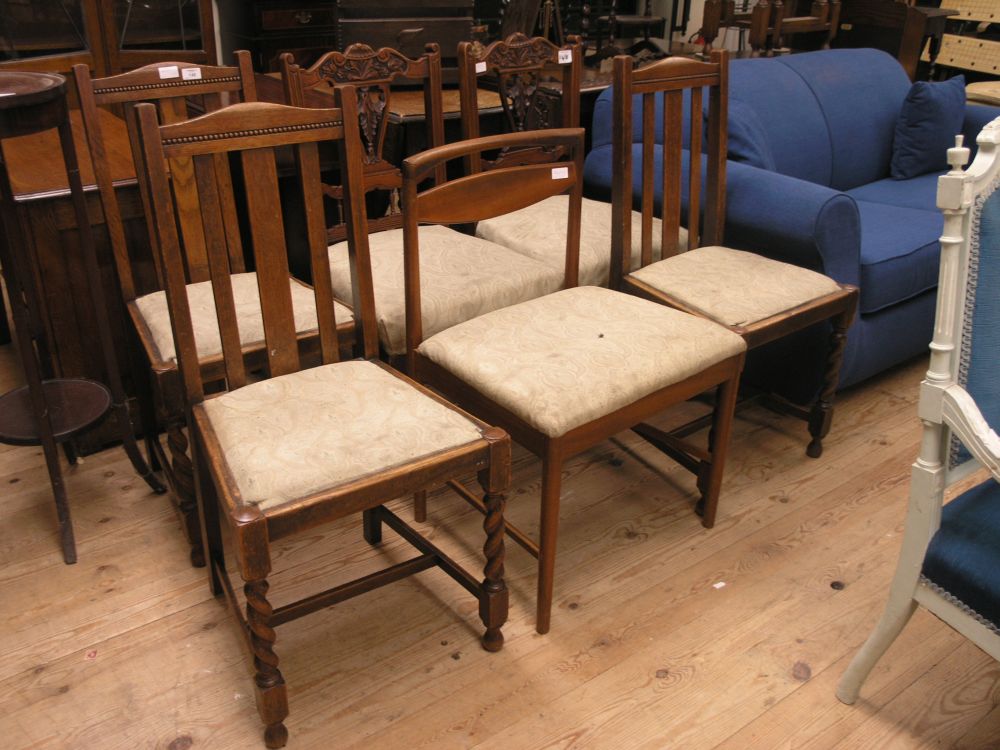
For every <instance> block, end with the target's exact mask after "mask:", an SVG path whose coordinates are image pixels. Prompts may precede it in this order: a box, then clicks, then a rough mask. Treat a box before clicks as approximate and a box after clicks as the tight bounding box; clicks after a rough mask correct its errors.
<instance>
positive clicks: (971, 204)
mask: <svg viewBox="0 0 1000 750" xmlns="http://www.w3.org/2000/svg"><path fill="white" fill-rule="evenodd" d="M977 142H978V144H979V151H978V153H977V154H976V159H975V161H973V163H972V165H971V166H970V167H969V168H968V169H967V170H964V171H963V167H964V166H965V165H966V164H967V163H968V161H969V149H967V148H964V147H963V146H962V136H958V137H957V139H956V145H955V148H951V149H949V150H948V163H949V164H950V165H951V171H950V172H948V173H947V174H945V175H943V176H941V177H940V178H938V192H937V196H938V207H939V208H940V209H941V210H942V211H943V213H944V233H943V234H942V236H941V271H940V276H939V285H938V298H937V316H936V320H935V325H934V339H933V341H932V342H931V345H930V350H931V356H930V367H929V368H928V370H927V375H926V376H925V378H924V381H923V383H922V384H921V389H920V401H919V405H918V407H917V411H918V414H919V416H920V420H921V422H922V423H923V438H922V440H921V442H920V454H919V456H918V457H917V460H916V461H915V462H914V464H913V468H912V471H911V475H910V502H909V509H908V511H907V515H906V525H905V529H904V533H903V543H902V549H901V550H900V554H899V563H898V564H897V566H896V573H895V576H894V577H893V580H892V584H891V586H890V589H889V597H888V601H887V602H886V605H885V611H884V612H883V614H882V617H881V619H880V620H879V622H878V624H877V625H876V626H875V629H874V631H873V632H872V634H871V635H870V636H869V637H868V640H867V641H866V642H865V644H864V645H863V646H862V647H861V649H860V650H859V651H858V653H857V654H856V655H855V657H854V659H853V660H852V661H851V663H850V665H849V666H848V668H847V670H846V671H845V672H844V675H843V677H841V680H840V684H839V686H838V687H837V697H838V698H839V699H840V700H841V701H843V702H844V703H854V701H855V700H857V698H858V693H859V691H860V690H861V686H862V685H863V684H864V682H865V679H866V678H867V677H868V674H869V673H870V672H871V670H872V668H873V667H874V666H875V663H876V662H877V661H878V660H879V659H880V658H881V657H882V655H883V654H884V653H885V652H886V650H887V649H888V648H889V646H890V645H892V642H893V641H894V640H895V639H896V636H898V635H899V633H900V632H901V631H902V630H903V627H904V626H905V625H906V623H907V622H908V621H909V619H910V617H911V616H912V615H913V613H914V612H915V611H916V609H917V606H922V607H924V608H926V609H927V610H928V611H929V612H931V613H932V614H934V615H936V616H937V617H939V618H940V619H941V620H943V621H944V622H945V623H947V624H948V625H950V626H951V627H953V628H954V629H955V630H957V631H958V632H959V633H961V634H962V635H964V636H965V637H966V638H968V639H969V640H971V641H972V642H973V643H975V644H976V645H977V646H979V647H980V648H981V649H983V651H985V652H986V653H988V654H989V655H990V656H992V657H993V658H994V659H1000V579H998V578H997V571H998V570H1000V545H998V544H997V540H998V539H1000V484H998V482H1000V437H998V436H997V433H996V428H997V425H1000V388H998V383H997V377H996V362H997V358H998V356H1000V342H998V340H997V333H996V332H997V324H998V320H1000V306H998V300H997V284H998V282H1000V119H997V120H994V121H993V122H991V123H990V124H988V125H987V126H986V127H985V128H984V129H983V131H982V132H981V133H980V134H979V138H978V139H977ZM977 471H978V474H977V473H976V472H977ZM983 475H985V478H983ZM970 479H972V480H973V481H978V483H977V484H975V485H974V486H973V487H972V488H971V489H968V490H966V491H964V492H961V494H958V495H957V497H954V495H956V494H957V490H958V489H960V488H958V487H956V485H957V484H958V483H959V482H960V481H962V480H966V481H968V480H970ZM946 494H949V495H952V496H953V498H954V499H952V500H951V501H950V502H947V504H945V496H946Z"/></svg>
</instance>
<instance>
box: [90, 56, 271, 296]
mask: <svg viewBox="0 0 1000 750" xmlns="http://www.w3.org/2000/svg"><path fill="white" fill-rule="evenodd" d="M73 74H74V78H75V80H76V91H77V96H78V98H79V101H80V112H81V114H82V117H83V124H84V131H85V134H86V138H87V146H88V148H89V150H90V157H91V162H92V163H93V167H94V177H95V181H96V182H97V188H98V191H99V192H100V197H101V205H102V207H103V209H104V217H105V223H106V224H107V227H108V235H109V237H110V240H111V247H112V251H113V254H114V260H115V268H116V270H117V272H118V279H119V283H120V285H121V290H122V295H123V297H124V298H125V300H126V302H130V301H132V300H134V299H135V298H136V297H137V296H138V295H139V294H142V293H144V292H148V291H152V290H150V289H143V288H142V287H144V286H148V285H149V282H148V280H146V283H142V282H141V281H140V279H138V278H137V274H136V270H135V269H134V268H133V262H134V261H133V256H132V255H131V254H130V251H129V243H128V241H127V239H126V231H125V227H124V224H123V221H122V212H121V210H120V206H119V203H118V197H117V195H116V194H115V189H114V184H113V181H112V175H111V171H110V167H109V163H108V156H107V150H106V148H107V147H106V141H105V138H104V133H103V130H102V125H101V121H102V117H101V114H100V112H99V108H102V107H112V106H115V105H125V107H124V114H125V119H126V122H127V123H128V126H129V134H130V138H132V140H133V149H132V151H133V155H134V154H135V153H138V152H137V150H136V148H135V131H136V125H135V114H134V111H133V110H134V108H133V107H132V106H131V105H132V104H135V103H138V102H151V103H153V104H155V109H156V113H157V115H158V117H159V120H160V122H162V123H164V124H172V123H177V122H183V121H185V120H187V119H188V116H189V113H190V112H191V111H192V110H194V111H201V112H212V111H215V110H217V109H219V108H221V107H224V106H226V105H228V104H232V103H235V102H237V101H256V99H257V89H256V86H255V83H254V77H253V76H254V73H253V68H252V66H251V62H250V53H249V52H246V51H243V50H241V51H238V52H237V53H236V65H235V66H231V67H230V66H225V67H220V66H214V65H197V64H194V63H184V62H164V63H157V64H154V65H147V66H145V67H142V68H137V69H136V70H132V71H129V72H127V73H122V74H120V75H115V76H109V77H107V78H91V75H90V69H89V68H88V67H87V66H86V65H75V66H73ZM133 158H134V156H133ZM135 166H136V173H138V172H139V170H140V168H141V165H139V164H136V165H135ZM172 170H173V171H172V183H173V194H174V196H175V197H176V200H177V201H178V204H179V205H180V206H184V208H183V209H182V210H181V211H180V215H179V221H180V227H181V231H182V235H183V239H184V252H183V267H184V269H185V271H186V273H187V277H188V281H189V282H190V283H196V282H199V281H206V280H208V278H209V276H210V273H209V266H208V257H207V254H206V249H205V245H204V242H203V240H202V235H203V233H204V232H203V227H202V226H201V218H200V216H199V215H198V212H197V210H196V207H195V199H194V194H193V191H194V189H195V175H194V172H193V167H192V164H191V161H190V160H189V159H176V160H174V163H173V164H172ZM144 208H145V212H146V215H149V213H150V206H149V205H148V204H145V203H144ZM228 229H229V228H228V227H227V230H228ZM150 241H151V243H152V242H153V241H154V240H153V238H152V236H151V237H150ZM234 250H235V246H234ZM137 260H138V259H136V261H137ZM153 262H154V265H155V266H156V276H157V281H158V284H157V288H158V289H161V288H163V275H162V269H161V268H160V267H159V264H158V259H157V257H156V253H153ZM229 264H230V267H231V269H232V272H233V273H241V272H243V271H244V270H246V269H245V263H244V259H243V256H242V255H241V254H235V253H234V254H233V255H232V256H231V257H230V259H229Z"/></svg>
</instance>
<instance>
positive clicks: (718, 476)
mask: <svg viewBox="0 0 1000 750" xmlns="http://www.w3.org/2000/svg"><path fill="white" fill-rule="evenodd" d="M739 389H740V378H739V375H738V374H737V375H734V376H733V377H732V378H730V379H729V380H727V381H726V382H724V383H722V385H720V386H719V392H718V396H717V397H716V399H715V412H714V413H713V414H712V428H711V432H710V435H711V439H710V442H709V446H708V448H709V452H710V453H711V458H710V459H709V461H708V462H704V463H702V465H701V469H700V471H699V472H698V489H699V490H700V491H701V499H700V500H699V501H698V506H697V507H696V510H697V511H698V513H700V514H701V525H702V526H704V527H705V528H706V529H710V528H712V526H714V525H715V514H716V511H717V510H718V507H719V492H720V491H721V489H722V474H723V471H724V470H725V466H726V453H727V452H728V450H729V433H730V431H731V430H732V426H733V414H734V413H735V411H736V396H737V394H738V393H739Z"/></svg>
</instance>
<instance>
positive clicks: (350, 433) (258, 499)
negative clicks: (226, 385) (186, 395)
mask: <svg viewBox="0 0 1000 750" xmlns="http://www.w3.org/2000/svg"><path fill="white" fill-rule="evenodd" d="M202 408H204V410H205V413H206V414H207V415H208V419H209V422H210V423H211V427H212V431H213V433H214V439H215V440H216V441H217V442H218V447H219V448H220V449H221V454H220V455H222V456H224V457H225V461H226V465H227V467H228V469H229V471H230V472H231V474H232V476H233V478H234V480H235V482H236V486H237V488H238V489H239V491H240V495H241V496H242V500H243V502H244V503H246V504H248V505H256V506H258V507H259V508H261V509H265V510H266V509H267V508H269V507H272V506H274V505H278V504H280V503H282V502H284V501H287V500H293V499H296V498H302V497H307V496H308V495H310V494H311V493H314V492H317V491H319V490H329V489H333V488H336V487H338V486H340V485H343V484H346V483H348V482H350V481H353V480H355V479H360V478H361V477H364V476H367V475H369V474H372V473H374V472H378V471H385V470H387V469H391V468H393V467H395V466H400V465H403V464H407V463H410V462H412V461H415V460H417V459H420V458H423V457H426V456H431V455H433V454H435V453H439V452H440V451H444V450H448V449H450V448H455V447H458V446H461V445H464V444H466V443H470V442H472V441H474V440H479V439H480V438H482V433H481V431H480V430H479V428H478V427H477V426H476V425H475V424H474V423H473V422H471V421H470V420H468V419H466V418H465V417H464V416H462V415H461V414H460V413H458V412H457V411H456V410H455V409H452V408H449V407H447V406H445V405H443V404H442V403H440V402H438V401H435V400H434V399H433V398H431V397H429V396H426V395H424V394H423V393H421V392H420V391H418V390H417V389H416V388H414V387H413V386H412V385H411V384H410V383H408V382H406V381H404V380H402V379H400V378H399V377H397V376H395V375H393V374H392V373H390V372H388V371H387V370H386V369H383V368H382V367H381V366H380V365H378V364H376V363H374V362H369V361H365V360H358V361H350V362H339V363H336V364H332V365H326V366H324V367H314V368H312V369H309V370H300V371H299V372H295V373H292V374H289V375H283V376H281V377H277V378H271V379H270V380H265V381H263V382H260V383H255V384H253V385H248V386H245V387H244V388H240V389H239V390H236V391H229V392H227V393H225V394H223V395H221V396H219V397H217V398H212V399H208V400H206V401H205V402H204V404H203V407H202Z"/></svg>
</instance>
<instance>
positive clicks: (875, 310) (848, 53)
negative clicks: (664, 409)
mask: <svg viewBox="0 0 1000 750" xmlns="http://www.w3.org/2000/svg"><path fill="white" fill-rule="evenodd" d="M909 89H910V81H909V79H908V78H907V77H906V74H905V73H904V72H903V69H902V68H901V67H900V65H899V63H898V62H897V61H896V60H895V59H893V58H892V57H890V56H889V55H887V54H885V53H883V52H879V51H877V50H867V49H844V50H826V51H821V52H811V53H805V54H800V55H786V56H782V57H776V58H767V59H752V60H734V61H733V62H732V63H731V65H730V78H729V101H730V106H729V128H728V130H729V162H728V166H727V211H726V235H725V243H726V244H727V245H728V246H730V247H733V248H738V249H742V250H752V251H754V252H758V253H760V254H762V255H767V256H769V257H772V258H775V259H778V260H783V261H788V262H791V263H796V264H798V265H801V266H804V267H807V268H812V269H814V270H819V271H822V272H824V273H826V274H827V275H829V276H831V277H832V278H833V279H835V280H836V281H839V282H841V283H848V284H855V285H857V286H859V287H860V290H861V300H860V305H859V316H858V319H857V321H856V323H855V324H854V326H853V327H852V329H851V331H850V332H849V334H848V341H847V348H846V351H845V354H844V365H843V367H842V369H841V385H842V386H844V385H850V384H852V383H856V382H859V381H861V380H864V379H865V378H867V377H870V376H871V375H874V374H875V373H878V372H880V371H881V370H884V369H885V368H887V367H890V366H892V365H894V364H896V363H898V362H901V361H903V360H906V359H909V358H911V357H913V356H914V355H917V354H922V353H924V352H926V350H927V344H928V342H929V341H930V338H931V329H932V325H933V319H934V295H935V289H936V286H937V274H938V259H939V256H940V245H939V242H938V240H939V238H940V236H941V231H942V227H943V224H942V219H941V214H940V213H939V212H938V211H937V208H936V205H935V197H936V186H937V178H938V174H937V173H935V174H926V175H921V176H919V177H916V178H914V179H909V180H899V181H897V180H892V179H890V177H889V166H890V160H891V156H892V144H893V137H894V131H895V126H896V120H897V117H898V115H899V111H900V108H901V106H902V104H903V100H904V99H905V98H906V95H907V93H908V92H909ZM635 111H636V112H637V113H638V112H641V107H640V108H636V110H635ZM998 115H1000V108H997V107H980V106H974V105H969V106H967V108H966V115H965V123H964V127H963V131H964V133H965V136H966V139H967V142H969V143H974V142H975V138H976V135H977V134H978V133H979V131H980V130H981V129H982V127H983V125H985V124H986V122H988V121H989V120H991V119H993V118H994V117H996V116H998ZM611 117H612V110H611V91H605V92H604V93H603V94H602V95H601V97H600V98H599V99H598V101H597V104H596V106H595V109H594V123H593V150H592V151H591V152H590V154H588V156H587V161H586V165H585V170H584V178H585V183H586V190H587V193H588V195H590V196H591V197H595V198H602V199H605V200H610V195H611V169H612V167H611V164H612V160H611ZM659 121H660V120H659V117H657V122H658V123H659ZM633 126H634V127H633V139H634V140H637V139H638V138H639V137H640V133H641V129H640V128H639V124H638V116H637V117H636V122H634V123H633ZM656 138H657V142H662V133H660V132H659V131H658V132H657V135H656ZM684 139H685V142H686V141H687V133H685V134H684ZM685 184H686V179H685ZM635 186H636V190H635V199H636V201H637V202H638V200H639V199H640V196H641V185H640V184H639V182H638V180H637V181H636V182H635ZM655 191H656V195H655V200H656V202H657V203H658V202H659V199H660V193H661V186H660V184H659V181H657V184H656V185H655ZM773 359H774V364H773V365H767V364H766V363H765V365H764V366H763V367H762V368H761V369H759V370H758V372H763V373H768V371H769V368H770V370H771V372H770V375H769V376H773V375H774V374H775V372H774V371H780V372H779V373H778V375H780V377H781V378H782V379H784V380H785V381H786V382H788V383H795V382H805V381H808V379H809V378H810V377H812V376H813V375H814V374H815V373H814V372H813V373H807V372H803V373H802V377H801V378H800V377H798V375H797V374H796V373H791V372H789V371H788V363H789V361H794V358H793V359H792V360H790V359H789V358H788V357H787V356H784V355H779V356H776V357H774V358H773ZM750 369H753V368H750ZM807 390H808V389H807V388H805V389H804V391H803V392H800V393H797V394H792V393H790V394H789V395H792V396H793V397H799V398H809V397H810V396H811V395H812V393H811V392H805V391H807Z"/></svg>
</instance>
